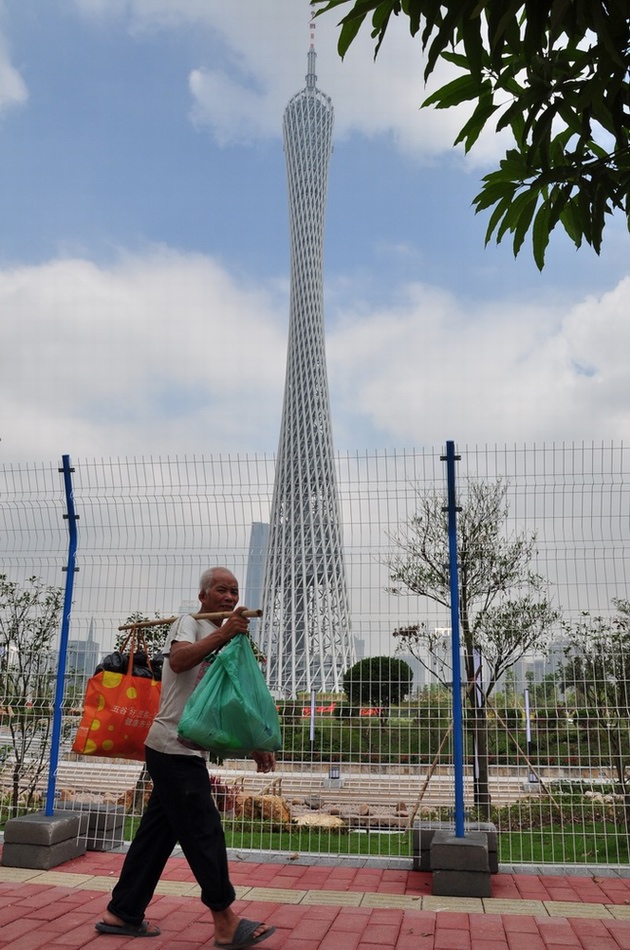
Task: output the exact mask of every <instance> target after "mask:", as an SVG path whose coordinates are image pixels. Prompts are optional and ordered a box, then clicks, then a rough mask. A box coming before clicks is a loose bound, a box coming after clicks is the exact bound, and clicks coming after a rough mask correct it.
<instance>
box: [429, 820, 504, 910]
mask: <svg viewBox="0 0 630 950" xmlns="http://www.w3.org/2000/svg"><path fill="white" fill-rule="evenodd" d="M431 871H432V872H433V887H432V893H433V894H434V895H436V896H439V897H491V896H492V885H491V875H490V862H489V859H488V834H487V832H485V831H469V832H468V833H467V834H466V835H465V836H464V837H463V838H458V837H456V835H455V834H454V832H452V831H436V832H435V834H434V835H433V841H432V843H431Z"/></svg>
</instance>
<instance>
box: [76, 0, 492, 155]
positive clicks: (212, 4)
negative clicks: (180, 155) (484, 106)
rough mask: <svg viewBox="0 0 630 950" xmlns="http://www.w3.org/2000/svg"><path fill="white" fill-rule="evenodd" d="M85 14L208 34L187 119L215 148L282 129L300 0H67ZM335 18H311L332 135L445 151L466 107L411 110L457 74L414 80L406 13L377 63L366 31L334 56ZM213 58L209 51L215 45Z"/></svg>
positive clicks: (443, 67)
mask: <svg viewBox="0 0 630 950" xmlns="http://www.w3.org/2000/svg"><path fill="white" fill-rule="evenodd" d="M75 3H76V5H77V8H78V9H79V10H80V11H81V12H82V13H83V14H84V15H89V16H91V17H97V16H105V15H108V16H112V13H113V11H115V12H116V15H118V16H123V15H124V16H125V18H126V20H127V24H128V29H129V30H130V31H131V32H132V33H142V32H144V31H148V30H156V29H157V30H170V31H173V30H177V29H186V28H188V29H190V28H191V27H192V28H194V29H195V30H204V29H205V30H207V31H208V35H209V36H210V34H212V36H213V39H214V41H215V42H214V43H213V44H212V49H213V54H212V61H211V62H210V63H196V64H191V69H190V73H189V87H190V91H191V95H192V99H193V105H192V109H191V117H192V119H193V121H194V122H195V123H196V124H197V125H203V124H205V125H207V126H208V127H210V128H211V129H212V130H213V133H214V135H215V136H216V139H217V142H218V143H219V144H221V145H224V144H227V143H231V142H237V143H242V142H251V141H252V140H253V139H255V138H257V137H262V138H266V137H269V136H279V135H280V134H281V122H280V118H279V117H280V116H281V115H282V112H283V110H284V108H285V106H286V104H287V102H288V101H289V99H290V98H291V96H292V95H293V94H294V93H295V92H297V91H299V89H300V88H301V87H302V84H303V79H302V77H304V76H305V73H306V67H307V52H308V49H309V44H310V31H309V22H310V20H309V17H310V6H309V3H308V0H302V2H301V3H300V2H297V0H292V2H291V3H287V2H286V0H266V3H265V4H264V5H262V6H261V4H260V0H239V3H238V4H232V5H227V4H226V3H225V0H75ZM338 19H339V15H335V13H334V12H331V13H328V14H326V15H325V16H322V17H318V18H317V19H316V21H315V22H316V30H315V35H316V39H315V46H316V51H317V67H316V68H317V75H318V86H319V87H320V88H321V89H322V90H323V91H324V92H325V93H326V94H328V95H330V96H331V97H332V100H333V104H334V106H335V137H336V139H337V140H339V139H340V138H343V137H345V136H348V135H351V134H359V135H363V136H367V137H368V138H369V137H374V136H387V137H390V138H391V139H392V140H393V141H394V142H395V143H396V145H397V147H398V148H399V149H400V150H401V151H403V152H405V153H406V154H409V155H411V156H412V157H415V158H417V159H419V160H427V159H433V158H435V157H436V156H438V155H440V154H442V153H444V152H445V151H446V152H450V151H451V149H452V145H453V141H454V140H455V138H456V135H457V133H458V131H459V129H460V128H461V126H462V125H463V123H464V122H465V120H466V118H467V117H468V115H469V114H470V112H471V110H472V106H470V107H468V106H462V107H459V108H457V109H448V110H440V111H436V110H434V109H420V105H421V103H422V101H423V100H424V99H425V97H426V96H427V95H428V93H429V91H430V90H431V89H434V88H436V87H437V86H438V85H441V84H442V83H443V82H446V81H447V80H448V79H449V78H451V77H452V76H454V75H456V74H457V73H456V72H455V71H454V67H452V66H449V65H448V64H445V63H443V64H440V66H439V67H438V69H437V70H436V73H435V77H434V79H433V80H432V83H431V87H430V88H429V89H425V86H424V81H423V78H422V73H423V68H424V65H423V57H422V51H421V44H420V39H419V38H418V37H415V38H413V37H411V36H410V34H409V30H408V27H407V23H408V21H407V19H406V17H400V18H398V17H396V18H393V19H392V22H391V24H390V26H389V29H388V34H387V37H386V40H385V42H384V44H383V46H382V48H381V51H380V53H379V55H378V58H377V60H376V61H374V43H373V40H372V39H371V37H370V35H369V32H370V31H369V28H364V29H363V30H362V31H361V32H360V33H359V35H358V36H357V38H356V39H355V41H354V43H353V45H352V47H351V48H350V50H349V52H348V54H347V55H346V58H345V60H344V61H343V62H342V61H341V60H340V58H339V55H338V53H337V39H338V29H337V25H336V24H337V21H338ZM217 39H218V40H219V41H220V47H221V50H222V55H221V56H217V47H216V41H217ZM504 141H505V137H504V135H503V134H502V135H499V136H497V135H496V134H495V133H494V132H488V133H487V134H485V135H483V136H482V137H481V138H480V140H479V142H478V143H477V145H476V146H475V149H474V153H473V155H471V156H470V157H469V158H468V159H467V162H468V163H469V164H472V163H476V164H477V163H482V164H483V163H487V162H488V160H490V159H492V158H495V157H496V156H497V155H500V154H502V143H503V142H504ZM460 154H461V152H460Z"/></svg>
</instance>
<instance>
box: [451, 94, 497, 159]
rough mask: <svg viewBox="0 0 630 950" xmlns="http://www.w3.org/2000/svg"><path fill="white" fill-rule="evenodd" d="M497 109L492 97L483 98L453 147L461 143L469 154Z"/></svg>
mask: <svg viewBox="0 0 630 950" xmlns="http://www.w3.org/2000/svg"><path fill="white" fill-rule="evenodd" d="M497 108H498V107H497V106H496V105H495V104H494V102H493V100H492V95H485V96H483V97H482V98H481V99H480V100H479V105H478V106H477V108H476V109H475V111H474V112H473V114H472V115H471V117H470V119H469V120H468V122H466V124H465V125H464V126H463V128H462V129H461V131H460V133H459V135H458V136H457V138H456V139H455V145H459V143H460V142H463V143H464V149H465V151H466V152H469V151H470V149H471V148H472V146H473V145H474V144H475V142H476V141H477V139H478V138H479V136H480V134H481V132H482V131H483V128H484V126H485V124H486V122H487V121H488V119H489V118H490V116H492V115H493V114H494V113H495V112H496V110H497Z"/></svg>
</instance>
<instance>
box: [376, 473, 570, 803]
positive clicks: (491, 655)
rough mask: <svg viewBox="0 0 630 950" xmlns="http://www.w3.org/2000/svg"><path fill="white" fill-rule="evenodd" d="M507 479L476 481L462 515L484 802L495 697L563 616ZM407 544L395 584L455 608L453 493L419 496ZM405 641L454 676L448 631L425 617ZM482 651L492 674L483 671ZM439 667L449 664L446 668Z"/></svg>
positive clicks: (463, 602) (463, 581) (396, 565)
mask: <svg viewBox="0 0 630 950" xmlns="http://www.w3.org/2000/svg"><path fill="white" fill-rule="evenodd" d="M507 488H508V486H507V484H506V483H505V482H504V481H502V480H501V479H497V480H496V481H494V482H485V481H479V482H477V481H472V480H471V481H469V482H468V484H467V486H466V491H465V493H464V494H465V496H466V497H465V498H464V500H463V502H462V505H461V510H460V513H459V514H458V520H457V528H458V532H457V535H458V536H457V561H458V569H459V605H458V606H459V622H460V631H461V647H462V650H463V657H464V671H463V672H464V675H465V677H466V680H467V683H468V689H467V690H466V698H467V704H468V711H469V722H470V723H471V726H470V728H471V732H472V735H473V738H474V741H475V748H476V752H477V761H478V763H479V773H478V775H476V776H475V806H476V807H477V808H478V809H479V811H480V813H481V815H482V816H483V817H488V815H489V811H490V794H489V786H488V748H487V715H486V709H487V702H488V697H489V696H490V694H491V693H492V691H493V690H494V688H495V686H496V684H497V682H498V681H499V679H500V678H501V677H502V676H503V675H504V674H505V673H506V672H507V671H508V670H509V669H510V667H511V666H513V665H514V663H516V662H517V660H519V659H520V658H521V657H522V656H524V655H525V654H526V653H530V652H535V651H541V650H543V649H544V648H545V647H546V645H547V643H548V641H549V638H550V634H551V632H552V630H553V628H554V627H555V626H556V625H557V624H558V622H559V620H560V613H559V611H557V610H556V609H554V608H553V607H552V605H551V603H550V601H549V599H548V597H547V582H546V581H545V579H544V578H543V577H542V576H541V575H540V574H537V573H536V572H535V571H533V570H532V568H531V562H532V560H533V558H534V555H535V544H536V537H535V535H531V536H526V535H525V534H513V535H511V536H508V534H507V532H506V530H505V523H506V520H507V516H508V504H507V498H506V496H507ZM392 540H393V541H394V542H395V543H396V545H397V548H398V553H396V554H395V555H394V556H393V557H392V558H391V559H390V560H389V562H388V566H389V570H390V578H391V581H392V583H393V585H394V586H393V588H392V592H393V593H397V594H402V593H407V594H414V595H419V596H422V597H426V598H427V599H428V600H430V601H433V602H434V603H436V604H439V605H441V606H442V607H444V608H445V609H447V610H448V611H449V612H450V606H451V594H450V572H449V550H448V522H447V511H446V506H445V500H444V498H443V497H442V496H441V495H437V494H432V495H428V496H424V497H421V498H420V503H419V506H418V510H417V512H416V514H415V515H413V516H412V518H411V519H410V520H409V522H408V523H407V524H406V525H404V526H403V527H402V528H401V529H400V530H399V531H398V532H397V533H396V534H395V535H394V536H393V538H392ZM393 635H394V636H395V637H396V638H397V639H398V641H399V644H400V648H401V649H402V650H404V652H406V653H411V654H412V656H415V657H416V659H418V660H419V661H420V663H421V664H422V665H423V666H424V667H425V668H426V669H427V670H428V671H429V673H430V675H431V676H434V677H436V678H437V679H438V680H439V681H441V682H442V683H444V684H447V683H448V682H449V681H450V678H451V667H450V661H449V660H448V659H447V655H448V654H447V652H445V644H444V637H443V636H442V634H441V633H438V632H437V631H431V630H429V628H428V627H427V625H426V624H414V625H411V626H408V627H403V628H400V629H398V630H395V631H394V634H393ZM481 658H483V666H484V669H485V671H486V676H485V678H484V681H483V682H482V681H481V679H480V676H479V670H480V664H481ZM440 670H441V671H442V673H440Z"/></svg>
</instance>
